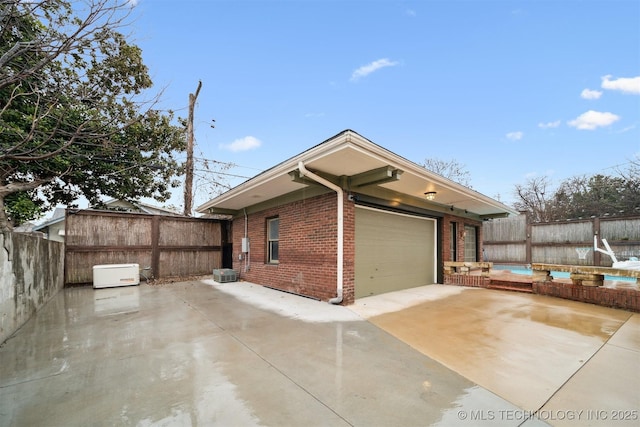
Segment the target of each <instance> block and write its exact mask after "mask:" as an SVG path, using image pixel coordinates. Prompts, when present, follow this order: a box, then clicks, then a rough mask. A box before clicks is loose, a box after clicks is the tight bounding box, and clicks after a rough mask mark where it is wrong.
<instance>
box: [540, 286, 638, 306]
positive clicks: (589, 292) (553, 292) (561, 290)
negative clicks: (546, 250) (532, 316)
mask: <svg viewBox="0 0 640 427" xmlns="http://www.w3.org/2000/svg"><path fill="white" fill-rule="evenodd" d="M533 292H534V293H536V294H540V295H548V296H553V297H558V298H564V299H570V300H573V301H580V302H587V303H590V304H597V305H602V306H604V307H612V308H621V309H624V310H631V311H637V312H640V292H638V291H637V290H635V289H614V288H603V287H595V286H582V285H574V284H571V283H561V282H541V283H536V282H533Z"/></svg>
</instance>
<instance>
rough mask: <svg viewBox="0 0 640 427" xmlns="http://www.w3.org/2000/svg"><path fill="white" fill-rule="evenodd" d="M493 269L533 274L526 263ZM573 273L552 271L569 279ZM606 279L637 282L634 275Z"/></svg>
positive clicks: (561, 277) (557, 276)
mask: <svg viewBox="0 0 640 427" xmlns="http://www.w3.org/2000/svg"><path fill="white" fill-rule="evenodd" d="M492 269H493V270H508V271H510V272H512V273H514V274H523V275H527V276H531V274H532V272H531V269H530V268H527V267H525V266H524V265H494V266H493V267H492ZM570 274H571V273H568V272H566V271H552V272H551V275H552V276H553V277H555V278H557V279H568V278H569V276H570ZM604 280H611V281H621V282H635V281H636V279H635V278H634V277H619V276H604Z"/></svg>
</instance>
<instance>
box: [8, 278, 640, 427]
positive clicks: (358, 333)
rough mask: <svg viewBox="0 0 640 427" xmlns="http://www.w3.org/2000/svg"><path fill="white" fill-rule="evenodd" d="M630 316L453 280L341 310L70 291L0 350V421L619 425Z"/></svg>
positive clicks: (204, 284)
mask: <svg viewBox="0 0 640 427" xmlns="http://www.w3.org/2000/svg"><path fill="white" fill-rule="evenodd" d="M547 300H553V301H547ZM573 305H576V306H573ZM638 319H639V318H638V315H636V314H632V313H630V312H625V311H620V310H612V309H603V308H601V307H596V306H590V305H587V304H580V303H573V302H571V301H563V300H557V303H556V299H554V298H548V297H540V296H535V295H527V294H523V295H520V294H517V295H516V294H509V293H505V292H499V291H492V290H487V289H471V288H462V287H458V286H445V285H431V286H425V287H422V288H415V289H412V290H408V291H400V292H396V293H392V294H386V295H380V296H376V297H369V298H363V299H361V300H357V301H356V304H354V305H353V306H349V307H342V306H332V305H330V304H327V303H324V302H318V301H315V300H310V299H307V298H303V297H299V296H295V295H290V294H286V293H282V292H279V291H275V290H273V289H268V288H264V287H262V286H258V285H254V284H251V283H246V282H237V283H227V284H218V283H215V282H213V281H212V280H207V279H205V280H197V281H189V282H180V283H174V284H170V285H160V286H149V285H146V284H143V285H141V286H139V287H126V288H115V289H99V290H93V289H92V288H87V287H84V288H68V289H64V290H63V291H61V292H60V293H59V294H58V295H57V296H56V297H55V298H54V299H53V300H52V301H51V302H49V303H48V304H47V305H46V306H45V307H43V308H42V309H41V310H40V311H39V312H38V313H37V314H36V315H35V316H34V317H33V318H32V319H31V320H30V321H29V322H28V323H27V324H25V325H24V326H23V327H22V328H21V329H20V330H19V331H18V332H16V333H15V334H14V335H13V336H12V337H11V338H10V339H8V340H7V341H6V342H5V343H4V344H3V345H2V346H1V347H0V425H3V426H62V425H64V426H84V425H96V426H102V425H104V426H111V425H127V426H128V425H134V426H173V425H178V426H181V425H185V426H191V425H220V426H229V425H233V426H245V425H264V426H290V425H291V426H293V425H295V426H298V425H305V426H307V425H322V426H333V425H335V426H349V425H352V426H389V425H395V426H418V425H420V426H430V425H433V426H450V425H454V426H455V425H469V426H476V425H486V426H521V425H522V426H526V427H532V426H542V425H590V424H589V423H591V424H592V425H612V423H611V419H612V418H611V417H613V416H619V417H622V416H624V415H625V413H623V412H622V411H633V410H635V411H637V410H638V407H639V406H640V405H639V397H638V391H637V390H636V388H637V387H636V386H635V385H636V384H637V383H638V380H639V379H640V378H638V369H637V366H638V362H639V361H640V359H639V358H640V336H639V335H638V334H639V332H638V331H639V330H640V321H639V320H638ZM526 336H529V337H530V339H528V340H527V339H522V337H526ZM538 358H543V359H544V361H545V363H542V362H541V361H537V362H535V363H534V362H533V360H534V359H538ZM529 362H531V363H529ZM632 386H633V388H631V387H632ZM582 408H586V409H587V410H591V411H599V412H591V413H586V412H582V413H581V414H578V412H577V411H578V410H581V409H582ZM535 410H539V411H538V412H534V411H535ZM571 411H573V412H571ZM614 411H620V412H614ZM605 416H608V418H607V419H603V418H604V417H605ZM631 416H633V415H631V413H630V414H629V415H628V417H631ZM559 417H562V418H563V419H561V420H560V419H557V418H559ZM587 417H589V418H587ZM596 417H600V418H601V419H600V420H595V418H596ZM569 418H571V419H569ZM587 420H588V422H586V421H587ZM637 422H638V421H637V412H636V419H635V420H630V421H626V422H624V421H623V422H618V421H616V422H615V425H637Z"/></svg>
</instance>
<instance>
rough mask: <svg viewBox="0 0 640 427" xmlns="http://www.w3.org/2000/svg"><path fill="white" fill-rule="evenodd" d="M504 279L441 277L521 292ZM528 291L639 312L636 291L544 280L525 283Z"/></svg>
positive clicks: (519, 286) (520, 285)
mask: <svg viewBox="0 0 640 427" xmlns="http://www.w3.org/2000/svg"><path fill="white" fill-rule="evenodd" d="M508 282H509V281H508V280H505V279H499V280H497V279H491V278H490V277H482V276H479V275H465V274H445V275H444V284H445V285H458V286H469V287H474V288H490V289H502V290H510V291H521V292H522V291H525V289H524V288H525V286H524V284H525V283H524V281H522V280H519V281H517V282H515V281H514V282H512V283H511V285H512V286H509V283H508ZM526 285H527V286H526V287H527V288H528V287H529V286H530V289H531V290H528V292H532V293H534V294H538V295H546V296H551V297H556V298H563V299H568V300H572V301H579V302H584V303H589V304H595V305H600V306H603V307H610V308H618V309H622V310H629V311H635V312H640V291H639V290H636V289H616V288H605V287H595V286H582V285H574V284H572V283H566V282H558V281H546V282H532V283H531V282H528V283H527V284H526Z"/></svg>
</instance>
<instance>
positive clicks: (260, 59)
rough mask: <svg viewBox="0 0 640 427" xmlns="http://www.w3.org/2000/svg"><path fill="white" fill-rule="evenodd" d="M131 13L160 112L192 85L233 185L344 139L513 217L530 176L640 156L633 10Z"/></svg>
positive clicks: (170, 9)
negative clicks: (447, 175)
mask: <svg viewBox="0 0 640 427" xmlns="http://www.w3.org/2000/svg"><path fill="white" fill-rule="evenodd" d="M132 3H134V4H135V6H134V8H133V13H132V23H131V26H130V27H129V28H128V29H127V30H128V31H130V32H131V38H130V40H131V41H132V42H133V43H135V44H137V45H138V46H139V47H141V48H142V50H143V57H144V61H145V63H146V64H147V66H148V67H149V69H150V74H151V76H152V78H153V81H154V83H155V85H156V86H155V89H156V90H159V89H162V88H164V92H163V95H162V101H161V104H160V105H161V107H162V108H166V109H172V110H174V111H176V113H177V114H178V115H180V116H182V117H186V116H187V106H188V99H189V98H188V97H189V93H192V92H194V91H195V89H196V87H197V84H198V81H199V80H201V81H202V84H203V86H202V90H201V92H200V95H199V98H198V104H197V107H196V113H195V137H196V144H197V147H196V155H197V156H199V157H204V158H208V159H212V160H216V161H221V162H231V163H234V164H236V165H238V167H234V168H232V169H230V170H228V171H227V173H230V174H233V175H239V176H254V175H256V174H258V173H259V172H260V171H262V170H264V169H267V168H269V167H271V166H274V165H275V164H277V163H279V162H281V161H283V160H285V159H287V158H289V157H291V156H294V155H296V154H298V153H300V152H302V151H304V150H306V149H308V148H310V147H312V146H314V145H316V144H318V143H320V142H322V141H324V140H326V139H327V138H330V137H331V136H333V135H335V134H337V133H339V132H341V131H342V130H344V129H353V130H354V131H356V132H358V133H360V134H361V135H363V136H364V137H366V138H368V139H370V140H372V141H373V142H375V143H376V144H379V145H381V146H383V147H385V148H387V149H389V150H391V151H393V152H395V153H397V154H399V155H401V156H403V157H405V158H407V159H409V160H412V161H414V162H418V163H420V162H423V161H424V160H425V159H427V158H432V159H441V160H451V159H455V160H457V161H458V162H459V163H461V164H463V165H464V166H465V168H466V170H468V171H469V173H470V175H471V185H472V186H473V188H474V189H475V190H477V191H480V192H481V193H484V194H486V195H488V196H491V197H495V198H498V199H499V200H501V201H503V202H505V203H507V204H510V203H511V202H512V201H513V200H514V196H513V190H514V187H515V185H516V184H524V183H525V182H526V180H527V179H528V178H529V177H533V176H548V177H549V178H550V179H551V180H552V182H553V183H554V184H556V185H557V184H559V183H560V182H561V181H562V180H563V179H566V178H568V177H572V176H577V175H593V174H598V173H602V174H610V175H614V174H615V173H616V171H615V169H616V166H618V165H622V166H621V167H625V164H628V162H629V160H631V159H633V158H635V156H638V155H639V154H640V2H638V1H637V0H633V1H617V0H607V1H596V0H586V1H562V0H558V1H551V0H549V1H481V0H477V1H457V0H451V1H395V0H393V1H392V0H378V1H375V0H351V1H349V0H347V1H337V0H334V1H331V0H324V1H320V0H295V1H294V0H290V1H275V0H262V1H245V0H236V1H206V0H202V1H196V0H182V1H169V0H138V1H132ZM212 119H215V128H212V127H211V126H210V125H211V120H212ZM228 179H229V181H228V184H230V185H237V184H239V183H240V182H242V181H243V180H244V179H242V178H237V177H228ZM196 184H197V185H200V188H199V192H198V193H197V197H196V200H195V204H196V206H197V205H199V204H201V203H203V202H205V201H206V200H207V197H206V196H205V195H204V193H203V190H205V189H206V186H205V185H203V184H202V183H200V181H198V182H197V183H196ZM172 203H174V204H175V205H179V204H181V203H182V195H181V194H177V196H176V198H175V199H174V200H172Z"/></svg>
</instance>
